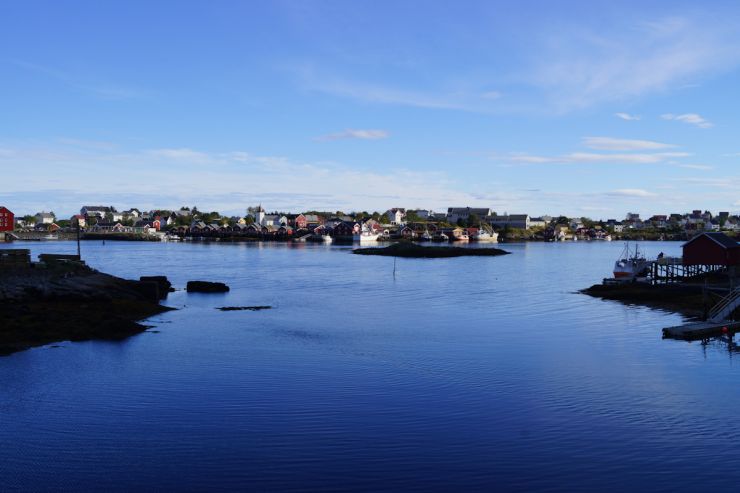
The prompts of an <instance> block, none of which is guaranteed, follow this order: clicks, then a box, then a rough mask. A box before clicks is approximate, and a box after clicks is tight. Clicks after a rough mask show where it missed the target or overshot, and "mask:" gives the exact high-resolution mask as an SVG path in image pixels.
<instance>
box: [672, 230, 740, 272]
mask: <svg viewBox="0 0 740 493" xmlns="http://www.w3.org/2000/svg"><path fill="white" fill-rule="evenodd" d="M683 265H740V248H738V247H735V248H725V247H723V246H722V245H720V244H718V243H717V242H715V241H714V240H712V239H710V238H709V237H707V236H699V237H697V238H696V239H695V240H693V241H691V242H690V243H687V244H686V245H684V247H683Z"/></svg>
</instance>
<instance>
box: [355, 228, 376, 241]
mask: <svg viewBox="0 0 740 493" xmlns="http://www.w3.org/2000/svg"><path fill="white" fill-rule="evenodd" d="M379 236H380V233H375V232H374V231H370V230H369V229H367V228H364V227H363V228H362V231H360V232H359V233H354V234H353V235H352V241H353V242H355V243H359V244H363V243H375V242H376V241H378V237H379Z"/></svg>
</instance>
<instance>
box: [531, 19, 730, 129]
mask: <svg viewBox="0 0 740 493" xmlns="http://www.w3.org/2000/svg"><path fill="white" fill-rule="evenodd" d="M632 19H634V18H633V17H629V16H626V17H625V20H624V21H622V22H619V23H615V24H613V25H612V26H611V27H610V28H608V29H600V30H599V31H596V30H595V29H590V28H587V27H583V26H578V25H557V26H555V27H552V28H551V29H550V30H548V31H547V32H545V33H543V36H542V39H544V40H545V42H544V46H543V47H542V49H541V50H540V53H541V57H540V58H539V60H538V63H536V64H535V65H534V66H533V67H532V69H531V71H530V73H528V74H526V75H525V80H526V78H527V77H528V78H529V80H530V82H531V83H532V84H534V85H535V86H537V87H540V88H542V90H543V91H544V92H545V94H546V97H547V98H548V99H549V101H550V103H551V104H553V105H554V106H555V107H556V108H557V109H560V110H561V111H569V110H573V109H578V108H585V107H589V106H592V105H594V104H598V103H602V102H606V101H619V100H629V99H633V98H636V97H641V96H644V95H647V94H651V93H655V92H663V91H666V90H672V89H677V88H680V87H682V86H685V85H686V84H689V83H695V82H697V81H701V80H702V79H705V78H706V77H708V76H710V75H713V74H715V73H719V72H723V71H728V70H731V69H732V68H733V67H735V66H737V64H738V63H740V49H739V48H740V38H739V37H738V36H737V32H736V29H735V28H734V27H733V21H732V20H730V19H727V20H719V21H718V20H717V19H716V18H715V17H710V16H702V15H693V14H692V15H691V16H689V15H685V16H668V17H663V18H660V19H656V20H654V21H650V22H644V21H643V22H634V21H633V20H632ZM618 116H619V115H618ZM628 116H631V115H628Z"/></svg>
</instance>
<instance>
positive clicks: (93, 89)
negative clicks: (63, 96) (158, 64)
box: [12, 60, 142, 100]
mask: <svg viewBox="0 0 740 493" xmlns="http://www.w3.org/2000/svg"><path fill="white" fill-rule="evenodd" d="M12 63H13V64H14V65H16V66H17V67H20V68H23V69H25V70H28V71H30V72H35V73H38V74H42V75H44V76H46V77H49V78H52V79H55V80H57V81H59V82H61V83H63V84H65V85H67V86H69V87H72V88H74V89H78V90H80V91H84V92H87V93H89V94H92V95H93V96H96V97H98V98H100V99H109V100H120V99H133V98H138V97H141V95H142V92H141V91H140V90H137V89H133V88H131V87H125V86H123V85H120V84H114V83H110V82H107V81H106V82H100V81H97V80H92V79H93V78H91V77H89V76H75V75H72V74H70V73H67V72H65V71H62V70H58V69H56V68H51V67H46V66H43V65H39V64H36V63H31V62H26V61H20V60H15V61H13V62H12Z"/></svg>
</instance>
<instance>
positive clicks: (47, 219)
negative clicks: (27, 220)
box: [34, 212, 54, 225]
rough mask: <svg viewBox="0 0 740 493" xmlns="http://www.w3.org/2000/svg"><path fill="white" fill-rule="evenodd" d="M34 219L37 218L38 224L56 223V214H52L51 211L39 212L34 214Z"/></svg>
mask: <svg viewBox="0 0 740 493" xmlns="http://www.w3.org/2000/svg"><path fill="white" fill-rule="evenodd" d="M34 219H35V220H36V224H37V225H38V224H53V223H54V214H51V213H49V212H39V213H38V214H36V215H35V216H34Z"/></svg>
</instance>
